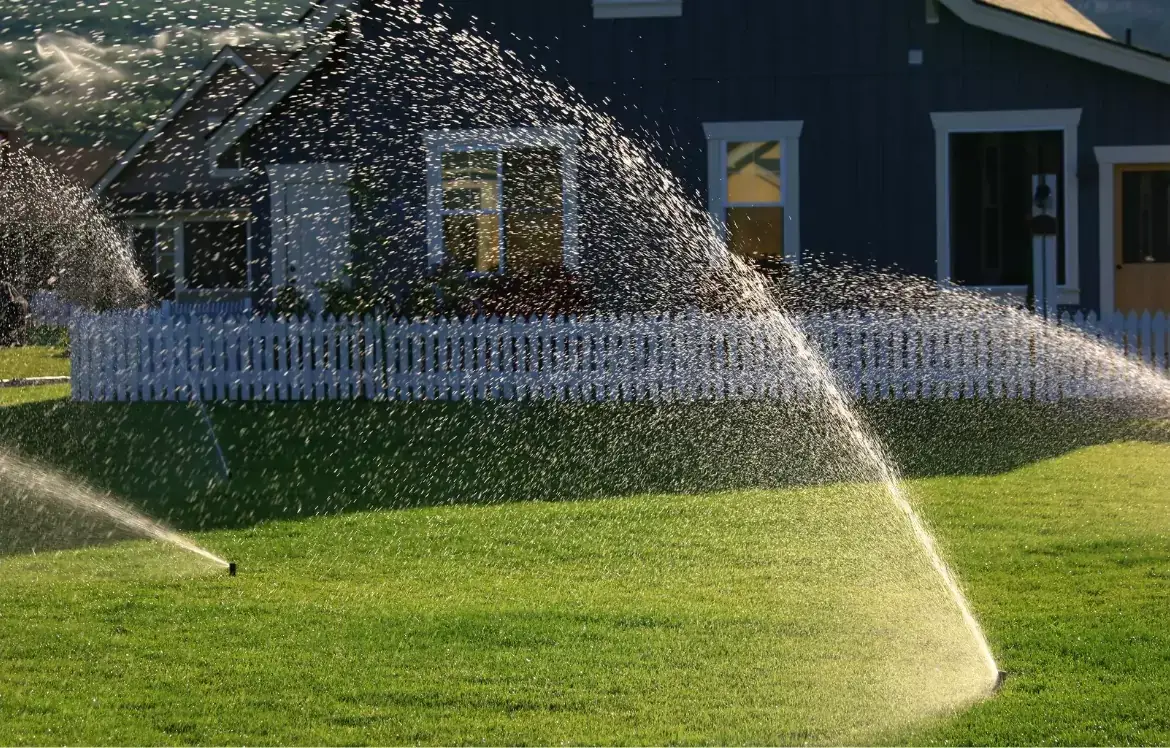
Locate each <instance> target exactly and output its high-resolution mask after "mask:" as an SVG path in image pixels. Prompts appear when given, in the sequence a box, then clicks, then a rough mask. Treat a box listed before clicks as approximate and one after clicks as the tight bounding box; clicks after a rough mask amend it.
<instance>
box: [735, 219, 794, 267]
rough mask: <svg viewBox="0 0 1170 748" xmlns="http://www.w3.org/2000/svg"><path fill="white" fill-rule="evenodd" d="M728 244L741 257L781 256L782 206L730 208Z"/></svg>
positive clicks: (782, 244) (782, 234)
mask: <svg viewBox="0 0 1170 748" xmlns="http://www.w3.org/2000/svg"><path fill="white" fill-rule="evenodd" d="M727 246H728V247H729V248H730V249H731V251H732V252H734V253H735V254H737V255H739V256H740V257H743V258H744V259H747V260H751V261H753V262H754V261H757V260H760V259H763V258H779V257H783V256H784V209H783V208H780V207H775V208H729V209H728V210H727Z"/></svg>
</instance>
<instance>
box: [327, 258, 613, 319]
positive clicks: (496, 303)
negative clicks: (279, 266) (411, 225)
mask: <svg viewBox="0 0 1170 748" xmlns="http://www.w3.org/2000/svg"><path fill="white" fill-rule="evenodd" d="M320 288H321V291H322V294H323V296H324V301H325V303H324V311H325V313H326V314H331V315H336V316H364V315H367V314H385V315H388V316H394V317H405V318H410V319H428V318H434V317H453V318H460V319H466V318H469V317H482V316H501V317H511V316H529V315H558V314H579V313H582V312H586V311H588V310H589V309H590V308H591V305H590V300H589V294H587V293H586V291H585V287H584V284H583V283H582V282H581V281H580V279H579V278H577V277H575V276H573V275H572V274H569V273H566V272H565V271H564V270H563V269H561V268H548V269H541V270H537V271H529V272H519V273H512V274H509V275H498V274H492V275H479V276H476V275H468V274H466V273H464V272H462V271H460V270H453V269H451V268H450V267H440V268H439V269H438V270H437V271H436V272H435V273H434V274H432V275H431V276H428V277H426V278H423V279H421V280H419V281H417V282H416V283H414V284H412V285H410V286H409V287H402V288H397V287H395V286H394V285H392V284H388V283H375V282H374V281H373V280H372V279H371V277H370V276H369V275H368V274H364V273H354V272H353V270H352V268H350V269H348V271H347V278H346V279H342V280H336V281H330V282H329V283H323V284H321V285H320Z"/></svg>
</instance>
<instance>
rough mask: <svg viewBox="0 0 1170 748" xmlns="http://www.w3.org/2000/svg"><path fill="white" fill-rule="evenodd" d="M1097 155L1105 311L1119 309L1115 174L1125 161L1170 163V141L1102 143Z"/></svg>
mask: <svg viewBox="0 0 1170 748" xmlns="http://www.w3.org/2000/svg"><path fill="white" fill-rule="evenodd" d="M1093 152H1094V154H1095V155H1096V156H1097V172H1098V173H1097V184H1098V188H1097V189H1098V195H1097V196H1098V208H1097V210H1098V224H1099V226H1100V233H1099V235H1098V239H1097V246H1098V249H1099V252H1100V269H1101V270H1100V272H1101V281H1100V282H1101V289H1100V293H1101V298H1100V305H1101V310H1100V311H1101V315H1102V316H1104V315H1106V314H1112V313H1113V312H1115V311H1117V306H1116V298H1115V294H1116V292H1117V275H1116V270H1117V268H1116V258H1115V256H1114V252H1115V247H1114V246H1113V240H1114V234H1115V231H1114V229H1115V224H1114V218H1115V216H1114V215H1113V211H1114V198H1115V197H1116V196H1115V195H1114V181H1115V180H1114V175H1113V172H1114V171H1115V170H1116V167H1117V166H1119V165H1125V164H1170V145H1137V146H1098V147H1096V148H1094V149H1093Z"/></svg>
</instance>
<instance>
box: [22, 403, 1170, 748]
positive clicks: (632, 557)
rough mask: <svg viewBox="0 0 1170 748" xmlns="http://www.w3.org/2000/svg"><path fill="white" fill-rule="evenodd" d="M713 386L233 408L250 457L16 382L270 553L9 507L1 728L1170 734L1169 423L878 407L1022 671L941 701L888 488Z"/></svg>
mask: <svg viewBox="0 0 1170 748" xmlns="http://www.w3.org/2000/svg"><path fill="white" fill-rule="evenodd" d="M720 412H724V413H726V411H719V410H711V409H706V408H698V409H695V410H693V411H690V412H687V413H682V414H680V413H676V412H660V411H657V410H655V409H641V410H639V409H637V408H636V407H635V406H617V407H616V408H609V407H602V408H587V409H564V408H556V407H553V408H537V407H530V408H502V409H491V408H478V409H477V408H468V407H466V406H443V405H429V406H419V407H414V406H411V407H405V406H391V407H388V406H377V405H364V404H356V405H351V406H319V405H311V406H281V405H260V406H247V407H226V406H221V407H217V408H213V409H212V413H213V417H214V418H215V420H216V424H217V428H218V430H219V432H220V435H221V438H223V439H224V443H225V447H226V450H227V454H228V455H229V459H230V460H231V461H232V463H233V479H232V481H231V483H229V484H227V485H223V484H221V483H220V482H218V481H217V479H216V470H215V464H214V461H213V459H212V455H211V452H210V442H208V441H207V438H206V434H205V433H204V432H203V430H202V426H201V424H200V422H199V420H198V418H197V417H196V414H195V413H194V412H193V411H191V410H190V409H189V408H187V407H185V406H179V405H162V406H149V405H138V406H129V407H128V406H92V405H88V406H87V405H80V404H71V403H64V402H61V401H52V400H45V401H41V402H24V403H21V404H16V405H12V406H10V407H7V408H0V433H3V434H4V435H5V436H4V437H3V444H5V445H7V446H8V447H9V448H11V449H14V450H16V451H17V452H19V453H21V454H24V455H28V456H36V457H38V458H39V459H42V460H44V461H45V462H47V463H49V464H52V465H56V466H59V467H61V468H63V469H66V470H68V471H69V472H71V473H74V474H77V475H80V476H83V477H84V478H85V479H86V480H88V481H89V482H91V483H93V484H95V485H97V486H99V487H102V488H105V489H109V490H112V491H113V492H115V493H116V494H117V495H119V496H121V497H125V498H126V499H128V500H130V501H133V502H134V503H136V504H139V505H141V506H143V507H144V508H146V509H147V510H149V511H151V513H152V514H154V515H156V516H164V517H168V518H169V519H170V520H171V521H172V522H173V523H174V524H176V525H177V526H179V527H181V528H183V529H188V530H192V531H195V535H194V537H195V538H196V540H197V541H198V542H201V543H203V544H205V545H207V546H208V547H209V548H211V549H212V550H214V551H215V552H217V553H221V554H222V555H225V556H226V557H229V558H232V559H234V560H238V561H240V563H241V575H240V576H239V577H238V578H236V579H230V578H228V577H227V576H226V574H224V573H223V572H222V571H221V570H218V569H214V568H210V567H208V566H207V565H205V564H203V563H202V562H199V561H196V560H194V558H193V557H190V558H188V557H187V556H185V555H183V554H178V553H176V552H173V551H170V550H169V549H167V548H164V547H161V546H159V545H157V544H149V543H138V542H131V543H119V544H116V545H111V546H105V547H97V548H92V547H91V548H78V549H75V550H66V551H62V552H57V553H46V549H45V548H44V547H42V548H40V549H39V550H38V552H37V554H36V555H35V556H34V555H31V553H30V551H31V548H29V547H25V545H27V541H28V540H29V539H28V538H23V537H21V536H20V534H19V533H18V532H10V533H9V534H8V535H7V536H5V534H4V533H3V532H2V531H0V545H2V544H3V543H4V542H7V543H8V546H9V548H10V549H12V550H11V551H10V555H7V556H0V599H2V600H4V606H3V607H2V608H0V661H3V662H4V663H5V665H4V667H3V668H0V743H13V744H17V743H71V742H72V743H177V742H178V743H225V742H228V743H249V742H251V743H330V744H339V743H404V742H424V743H473V742H474V743H482V742H487V743H541V744H544V743H559V742H572V743H656V744H657V743H796V742H870V741H877V740H882V741H889V742H901V741H907V740H909V741H913V742H921V743H989V742H996V743H1033V742H1040V743H1166V742H1168V741H1170V725H1168V724H1167V721H1166V720H1167V718H1166V717H1165V715H1166V714H1170V701H1168V697H1167V695H1166V694H1167V693H1170V654H1168V653H1170V621H1168V620H1167V613H1166V611H1167V610H1168V608H1167V602H1168V601H1167V599H1166V598H1167V591H1166V576H1167V570H1168V569H1170V557H1168V550H1167V549H1168V548H1170V544H1168V542H1167V541H1168V539H1170V528H1168V526H1167V516H1168V515H1167V512H1166V509H1167V497H1166V495H1165V489H1164V487H1165V486H1167V485H1170V483H1168V482H1167V479H1168V478H1170V460H1168V458H1170V448H1168V447H1167V446H1165V445H1163V444H1161V443H1158V442H1160V441H1161V436H1160V435H1159V433H1158V432H1157V431H1149V430H1146V431H1142V432H1141V433H1140V435H1141V436H1142V437H1143V440H1142V441H1124V439H1125V437H1126V436H1127V435H1129V436H1132V433H1131V430H1129V429H1125V428H1119V427H1117V426H1116V425H1114V424H1110V425H1108V427H1100V428H1098V427H1094V428H1092V429H1090V428H1088V425H1089V424H1088V422H1087V421H1078V420H1076V419H1069V418H1068V415H1069V414H1068V413H1066V412H1063V411H1059V412H1057V411H1052V410H1051V409H1045V408H1027V407H1022V408H1011V409H996V408H992V409H986V408H982V407H980V408H973V406H968V405H964V404H946V407H945V408H943V409H938V408H935V407H918V408H904V409H888V408H887V409H877V410H875V411H873V412H871V413H870V414H869V415H870V417H871V419H872V420H873V421H874V422H875V425H876V426H877V428H878V430H879V431H880V432H882V434H883V436H885V437H886V439H887V440H888V441H889V442H890V443H891V445H893V448H894V449H895V451H896V452H897V453H898V456H899V458H900V460H901V461H902V462H903V463H905V464H908V465H910V466H912V468H913V472H914V473H915V475H916V476H919V477H917V478H916V479H915V480H914V481H912V482H911V484H910V487H911V491H912V492H913V493H914V494H915V496H916V497H917V498H918V500H919V502H920V505H921V506H922V509H923V513H924V515H925V516H926V517H927V518H928V520H929V521H930V522H931V523H932V524H933V526H934V527H935V529H936V530H937V534H938V536H939V539H940V542H941V543H942V545H943V547H944V548H945V549H946V551H947V553H948V556H949V558H950V560H951V561H952V562H953V564H954V566H955V568H956V570H957V572H958V573H959V575H960V577H961V578H962V579H963V582H964V584H965V586H966V588H967V589H968V591H969V594H970V597H971V600H972V602H973V604H974V606H975V609H976V612H977V613H978V614H979V615H980V617H981V620H982V621H983V623H984V625H985V627H986V629H987V631H988V635H989V637H990V639H991V640H992V644H993V646H994V648H995V651H996V654H997V657H998V658H999V660H1000V664H1001V666H1002V667H1004V668H1005V669H1006V670H1008V671H1009V672H1010V673H1011V677H1010V678H1009V681H1008V683H1007V686H1006V687H1005V689H1004V690H1003V691H1002V692H1001V693H1000V694H999V695H998V696H996V697H995V698H994V699H991V700H989V701H985V702H983V703H979V704H976V705H975V706H973V707H972V708H970V709H969V710H965V711H960V712H959V713H956V714H950V715H943V716H941V717H934V718H924V715H926V714H929V713H931V711H932V710H931V709H923V708H922V707H921V704H919V703H918V702H920V701H921V700H922V699H923V698H926V697H928V696H929V694H931V693H934V692H936V691H939V690H945V689H946V688H948V687H952V686H953V685H954V684H955V682H956V681H961V680H962V678H963V676H964V675H965V674H966V672H967V671H966V670H963V669H962V668H958V667H957V666H956V665H955V663H954V662H953V658H954V657H956V656H961V654H962V653H959V654H958V655H957V654H956V651H955V649H954V647H953V646H951V645H952V644H953V642H948V641H947V640H945V637H944V638H943V639H932V638H931V637H932V635H933V634H932V623H933V621H932V619H933V618H937V617H938V615H939V614H938V605H937V601H930V600H926V601H925V602H926V604H924V599H923V598H922V597H921V595H920V592H921V591H920V590H919V588H917V587H915V586H914V585H913V584H909V585H907V584H902V583H893V584H891V582H890V580H889V577H890V576H891V575H890V572H891V571H894V572H897V573H896V574H894V575H892V576H899V575H900V576H901V581H902V582H906V581H907V579H909V576H910V575H907V574H906V570H905V569H904V568H903V567H904V564H902V563H900V562H899V560H898V559H899V558H901V556H900V555H899V554H905V552H906V545H905V543H904V542H903V541H904V538H899V537H898V533H891V535H892V537H885V536H882V535H880V534H878V535H875V534H874V529H873V528H874V526H875V520H877V519H878V517H877V513H879V512H880V508H879V507H878V505H877V504H876V503H873V502H872V501H869V500H868V499H872V498H873V497H874V496H876V494H871V493H865V492H862V493H860V494H859V493H857V492H856V491H850V490H843V489H842V487H840V486H833V485H827V486H808V487H784V485H785V482H786V481H787V480H788V479H789V478H791V477H792V475H791V473H790V471H788V472H786V471H785V470H783V469H780V468H775V469H773V468H768V469H764V468H761V465H771V464H772V463H775V462H783V460H777V459H776V457H775V452H774V450H775V448H776V443H775V440H774V439H773V438H768V439H764V440H761V439H759V438H752V437H754V436H756V435H755V434H753V433H752V432H750V431H749V432H747V433H744V429H743V428H742V427H743V426H745V425H755V426H757V427H758V426H759V425H760V424H761V418H763V417H765V416H767V417H769V418H770V417H771V416H772V415H774V414H772V413H770V412H765V413H758V412H751V411H750V410H749V411H744V412H742V413H738V414H733V417H731V418H730V420H731V424H730V425H728V424H727V423H726V422H725V421H726V419H725V418H720V417H718V413H720ZM1097 425H1098V426H1099V424H1097ZM696 434H697V435H698V436H696ZM947 444H953V445H956V446H962V447H963V448H964V449H965V450H966V454H965V455H963V456H961V457H958V458H957V457H956V455H955V452H956V450H955V449H952V448H947V449H944V450H940V447H939V445H947ZM735 445H738V448H739V452H732V450H731V447H732V446H735ZM711 451H716V452H724V453H726V454H724V456H723V457H722V458H721V459H719V460H712V459H710V456H709V454H708V453H709V452H711ZM781 454H783V453H781ZM927 454H934V455H935V456H936V457H937V459H933V460H926V459H924V457H923V455H927ZM769 456H771V459H770V461H769V460H768V459H767V458H768V457H769ZM964 465H967V466H968V467H969V468H970V470H969V471H968V473H964V470H963V466H964ZM931 476H944V477H931ZM757 486H765V487H766V490H761V489H760V488H758V487H757ZM680 491H681V492H684V493H680ZM859 496H861V497H862V498H863V499H866V500H863V501H860V502H859V501H858V497H859ZM542 499H573V500H562V501H555V502H551V501H542ZM451 504H454V505H451ZM318 515H319V516H318ZM73 544H74V543H70V542H69V539H68V538H67V537H66V538H65V539H64V542H62V543H61V544H60V545H61V547H66V546H69V545H73ZM910 581H913V580H910ZM875 593H876V595H875ZM875 598H876V599H881V600H887V601H888V602H889V605H877V604H875ZM944 617H945V616H944ZM944 624H945V621H944ZM939 628H946V626H945V625H941V626H939ZM936 667H937V668H941V670H939V671H935V672H931V671H932V669H933V668H936ZM948 668H949V670H948ZM960 685H961V684H960ZM936 698H938V697H937V696H936ZM942 701H944V702H945V701H946V699H945V698H944V699H942ZM936 706H937V705H936ZM915 720H917V721H915Z"/></svg>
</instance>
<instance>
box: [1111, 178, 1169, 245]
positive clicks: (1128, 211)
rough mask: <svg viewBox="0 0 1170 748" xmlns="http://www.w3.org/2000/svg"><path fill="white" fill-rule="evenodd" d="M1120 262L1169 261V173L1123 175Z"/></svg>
mask: <svg viewBox="0 0 1170 748" xmlns="http://www.w3.org/2000/svg"><path fill="white" fill-rule="evenodd" d="M1121 259H1122V262H1125V263H1138V262H1170V171H1127V172H1125V173H1123V174H1122V177H1121Z"/></svg>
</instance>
